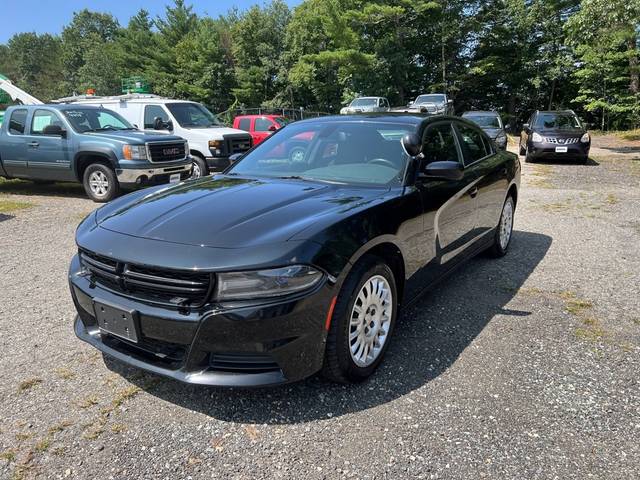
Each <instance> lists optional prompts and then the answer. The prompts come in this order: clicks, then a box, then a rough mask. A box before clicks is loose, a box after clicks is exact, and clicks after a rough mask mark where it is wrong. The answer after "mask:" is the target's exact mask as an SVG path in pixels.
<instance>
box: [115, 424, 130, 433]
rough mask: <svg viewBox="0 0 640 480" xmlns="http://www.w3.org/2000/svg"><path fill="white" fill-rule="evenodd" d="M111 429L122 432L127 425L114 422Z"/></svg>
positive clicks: (125, 429)
mask: <svg viewBox="0 0 640 480" xmlns="http://www.w3.org/2000/svg"><path fill="white" fill-rule="evenodd" d="M111 431H112V432H113V433H122V432H126V431H127V426H126V425H123V424H122V423H116V424H114V425H111Z"/></svg>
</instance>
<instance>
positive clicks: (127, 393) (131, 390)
mask: <svg viewBox="0 0 640 480" xmlns="http://www.w3.org/2000/svg"><path fill="white" fill-rule="evenodd" d="M138 393H140V387H136V386H133V385H132V386H130V387H127V388H125V389H123V390H120V391H119V392H118V393H116V396H115V397H114V398H113V402H111V404H112V405H113V408H118V407H120V406H121V405H122V404H123V403H124V402H126V401H127V400H129V399H131V398H133V397H135V396H136V395H137V394H138Z"/></svg>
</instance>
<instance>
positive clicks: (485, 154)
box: [456, 122, 509, 239]
mask: <svg viewBox="0 0 640 480" xmlns="http://www.w3.org/2000/svg"><path fill="white" fill-rule="evenodd" d="M456 131H457V133H458V136H459V140H460V145H461V146H462V153H463V156H464V163H465V170H468V171H469V173H470V174H471V175H473V176H475V178H476V179H477V181H476V183H475V185H474V187H473V189H472V192H477V195H476V201H477V205H476V212H477V216H476V227H475V230H474V231H475V234H476V238H477V239H480V238H482V237H483V236H484V235H486V234H488V233H490V232H491V231H492V230H493V229H494V228H495V227H496V226H497V225H498V221H499V220H500V213H501V212H502V206H503V202H504V199H505V197H506V194H507V190H508V188H509V180H508V172H507V168H506V164H505V160H504V157H503V154H502V153H498V152H497V151H496V150H495V147H494V144H493V142H492V141H491V140H490V139H489V137H488V136H487V134H486V133H485V132H483V131H482V129H480V128H477V127H475V126H471V125H467V124H465V123H462V122H456Z"/></svg>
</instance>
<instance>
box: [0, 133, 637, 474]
mask: <svg viewBox="0 0 640 480" xmlns="http://www.w3.org/2000/svg"><path fill="white" fill-rule="evenodd" d="M596 142H597V144H596V147H597V148H594V151H593V153H594V160H592V161H590V164H589V165H587V166H580V165H572V164H558V163H554V164H535V165H524V177H523V188H522V191H521V197H520V202H519V205H518V212H517V215H516V218H517V220H516V232H515V234H514V238H513V243H512V247H511V251H510V253H509V255H508V256H507V257H505V258H504V259H501V260H498V261H495V260H489V259H486V258H478V259H475V260H473V261H471V262H470V263H468V264H467V265H465V266H464V267H462V268H461V269H460V270H459V271H458V273H457V274H456V275H454V276H453V277H451V278H450V279H448V280H447V281H445V282H444V283H442V284H441V285H440V286H439V287H438V288H437V289H436V290H434V291H432V292H431V293H429V294H427V295H426V296H425V297H424V298H423V299H422V300H421V301H420V302H418V304H416V305H414V306H413V307H412V308H411V309H410V310H408V311H405V312H404V315H403V317H402V319H401V323H400V324H399V328H398V329H397V330H396V335H395V338H394V339H393V342H392V345H391V347H390V350H389V352H388V356H387V358H386V361H385V362H384V363H383V366H382V368H381V369H380V370H379V371H378V373H377V374H376V375H375V376H374V377H373V378H372V379H371V380H370V381H368V382H366V383H364V384H362V385H358V386H351V387H344V386H336V385H332V384H328V383H326V382H325V381H323V380H322V379H319V378H311V379H309V380H307V381H305V382H302V383H299V384H296V385H292V386H288V387H285V388H277V389H270V390H256V391H231V390H217V389H211V388H201V387H191V386H185V385H182V384H178V383H176V382H173V381H169V380H165V379H162V378H158V377H155V376H151V375H147V374H141V373H139V372H137V371H135V370H132V369H129V368H126V367H124V366H122V365H120V364H117V363H115V362H112V361H109V360H106V361H105V360H103V358H102V356H101V355H100V354H98V353H97V352H96V351H95V350H94V349H92V348H90V347H89V346H88V345H86V344H84V343H82V342H80V341H79V340H77V339H76V338H75V336H74V334H73V331H72V321H73V318H74V310H73V306H72V303H71V300H70V297H69V294H68V291H67V283H66V271H67V266H68V263H69V259H70V258H71V256H72V255H73V253H74V241H73V235H74V230H75V227H76V225H77V224H78V222H79V221H80V219H81V218H82V217H83V216H84V215H85V214H87V213H88V212H89V211H91V210H92V209H93V208H94V204H93V203H92V202H90V201H89V200H87V199H85V198H84V195H83V194H82V191H81V189H80V187H76V186H34V185H32V184H30V183H26V182H24V183H23V182H5V183H2V184H0V208H2V205H3V204H2V201H4V202H5V207H4V208H5V209H6V208H9V207H6V201H7V200H10V201H12V202H18V203H19V202H28V203H31V204H32V206H31V207H30V208H25V209H18V210H14V211H11V212H10V213H5V214H0V245H1V248H0V285H1V286H2V287H1V288H0V365H1V366H2V370H1V375H2V381H0V412H1V413H0V457H1V458H0V477H1V478H16V479H18V478H33V477H37V478H81V479H88V478H118V479H120V478H145V479H146V478H166V479H174V478H215V479H226V478H233V479H236V478H237V479H245V478H246V479H254V478H305V479H307V480H312V479H322V478H358V479H399V478H425V479H458V478H459V479H467V478H495V479H523V478H526V479H538V478H540V479H542V478H544V479H573V478H575V479H587V478H594V479H604V478H611V479H621V478H627V479H632V478H640V442H639V441H638V438H640V387H639V380H638V379H640V355H639V354H640V307H639V305H640V300H639V298H638V291H639V289H638V285H640V273H639V272H640V247H639V242H640V214H639V212H640V189H639V186H640V145H638V144H636V145H633V144H631V143H628V142H626V143H623V142H621V141H617V140H615V139H611V138H607V137H598V138H596ZM14 208H16V207H15V206H14V207H13V208H12V210H13V209H14ZM0 211H2V210H0ZM5 211H7V210H5ZM212 221H215V215H212Z"/></svg>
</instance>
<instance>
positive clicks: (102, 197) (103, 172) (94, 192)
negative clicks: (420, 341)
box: [82, 163, 120, 203]
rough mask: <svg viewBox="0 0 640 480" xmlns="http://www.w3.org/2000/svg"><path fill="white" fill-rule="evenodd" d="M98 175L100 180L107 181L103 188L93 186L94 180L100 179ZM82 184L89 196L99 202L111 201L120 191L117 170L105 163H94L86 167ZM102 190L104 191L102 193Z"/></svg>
mask: <svg viewBox="0 0 640 480" xmlns="http://www.w3.org/2000/svg"><path fill="white" fill-rule="evenodd" d="M94 174H95V175H94ZM96 177H98V178H99V179H100V181H102V182H106V184H105V186H104V187H103V188H98V187H95V186H93V187H92V181H95V180H97V179H98V178H96ZM82 186H83V187H84V191H85V192H86V193H87V196H88V197H89V198H90V199H91V200H93V201H94V202H97V203H104V202H109V201H111V200H113V199H114V198H116V196H117V195H118V194H119V193H120V184H119V183H118V178H117V177H116V172H114V171H113V169H112V168H111V167H108V166H107V165H105V164H103V163H92V164H91V165H89V166H88V167H87V168H86V169H85V171H84V174H83V175H82ZM102 191H104V193H101V192H102Z"/></svg>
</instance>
